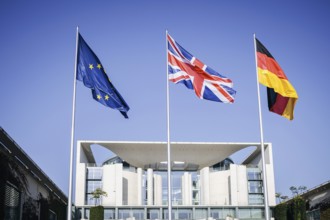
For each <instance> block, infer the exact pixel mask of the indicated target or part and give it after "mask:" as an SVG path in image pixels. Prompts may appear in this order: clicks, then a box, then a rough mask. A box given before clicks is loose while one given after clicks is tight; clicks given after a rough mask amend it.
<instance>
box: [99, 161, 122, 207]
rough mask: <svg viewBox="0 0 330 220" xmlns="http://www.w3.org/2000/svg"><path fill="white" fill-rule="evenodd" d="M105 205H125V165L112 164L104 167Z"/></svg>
mask: <svg viewBox="0 0 330 220" xmlns="http://www.w3.org/2000/svg"><path fill="white" fill-rule="evenodd" d="M102 180H103V191H105V192H107V194H108V196H107V197H103V205H111V206H113V205H122V203H123V165H122V164H111V165H104V166H103V178H102Z"/></svg>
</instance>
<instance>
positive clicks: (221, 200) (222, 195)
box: [210, 170, 230, 205]
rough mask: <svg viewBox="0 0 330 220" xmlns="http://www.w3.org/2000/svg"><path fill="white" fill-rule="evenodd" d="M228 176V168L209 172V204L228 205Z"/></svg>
mask: <svg viewBox="0 0 330 220" xmlns="http://www.w3.org/2000/svg"><path fill="white" fill-rule="evenodd" d="M229 176H230V171H229V170H225V171H217V172H211V173H210V195H212V196H211V197H210V205H229V202H230V200H229V193H230V191H229Z"/></svg>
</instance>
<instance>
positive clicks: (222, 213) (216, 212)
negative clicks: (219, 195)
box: [211, 208, 235, 219]
mask: <svg viewBox="0 0 330 220" xmlns="http://www.w3.org/2000/svg"><path fill="white" fill-rule="evenodd" d="M227 216H231V217H235V210H234V209H228V208H223V209H211V217H212V218H214V219H226V217H227Z"/></svg>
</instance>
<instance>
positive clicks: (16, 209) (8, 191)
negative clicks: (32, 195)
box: [4, 182, 21, 220]
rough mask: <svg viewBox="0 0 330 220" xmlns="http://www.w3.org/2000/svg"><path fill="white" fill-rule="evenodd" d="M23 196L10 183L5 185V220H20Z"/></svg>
mask: <svg viewBox="0 0 330 220" xmlns="http://www.w3.org/2000/svg"><path fill="white" fill-rule="evenodd" d="M20 201H21V194H20V192H19V191H18V189H17V188H16V187H15V186H14V185H12V184H10V183H9V182H7V183H6V185H5V198H4V202H5V219H13V220H16V219H19V218H20V207H21V202H20Z"/></svg>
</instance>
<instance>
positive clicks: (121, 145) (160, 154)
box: [79, 141, 268, 169]
mask: <svg viewBox="0 0 330 220" xmlns="http://www.w3.org/2000/svg"><path fill="white" fill-rule="evenodd" d="M79 143H80V144H81V146H82V149H83V151H84V153H85V156H86V158H87V160H88V162H89V163H95V160H94V157H93V154H92V151H91V148H90V146H91V145H93V144H97V145H100V146H102V147H105V148H107V149H109V150H111V151H112V152H113V153H114V154H116V155H117V156H119V157H120V158H122V159H123V160H125V161H126V162H128V163H129V164H131V165H133V166H135V167H141V168H146V167H148V166H153V165H155V164H160V162H163V161H164V162H166V161H167V142H123V141H114V142H113V141H79ZM267 145H268V144H265V146H267ZM170 146H171V161H180V162H184V164H185V166H187V167H188V169H189V166H192V167H194V166H195V165H197V166H198V167H200V168H202V167H207V166H212V165H214V164H216V163H218V162H220V161H222V160H224V159H226V158H227V157H229V156H230V155H232V154H233V153H235V152H237V151H240V150H242V149H244V148H247V147H251V146H255V147H256V149H255V150H254V151H253V152H252V153H251V155H250V156H248V158H247V159H246V160H245V161H251V160H253V158H255V157H256V156H257V155H259V153H260V144H259V143H221V142H171V145H170ZM173 163H174V162H173ZM243 163H244V162H243Z"/></svg>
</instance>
